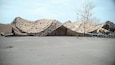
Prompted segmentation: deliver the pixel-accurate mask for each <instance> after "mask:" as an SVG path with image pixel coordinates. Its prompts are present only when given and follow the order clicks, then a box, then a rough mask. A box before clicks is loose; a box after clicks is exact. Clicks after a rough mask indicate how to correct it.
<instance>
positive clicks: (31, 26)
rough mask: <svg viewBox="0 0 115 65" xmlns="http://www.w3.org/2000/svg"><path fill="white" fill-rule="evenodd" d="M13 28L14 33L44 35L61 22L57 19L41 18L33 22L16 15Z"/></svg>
mask: <svg viewBox="0 0 115 65" xmlns="http://www.w3.org/2000/svg"><path fill="white" fill-rule="evenodd" d="M12 25H13V30H14V33H15V34H16V35H23V34H24V35H37V36H45V35H47V34H48V33H51V32H52V31H54V30H55V29H57V28H58V27H60V26H61V25H62V24H61V23H60V22H59V21H57V20H49V19H41V20H37V21H35V22H32V21H28V20H24V19H22V18H20V17H17V18H16V19H15V20H14V21H13V23H12ZM21 33H22V34H21Z"/></svg>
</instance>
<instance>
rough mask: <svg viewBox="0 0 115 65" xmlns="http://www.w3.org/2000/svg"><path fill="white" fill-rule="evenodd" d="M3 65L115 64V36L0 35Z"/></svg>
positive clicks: (0, 59) (0, 54)
mask: <svg viewBox="0 0 115 65" xmlns="http://www.w3.org/2000/svg"><path fill="white" fill-rule="evenodd" d="M0 65H115V39H111V38H92V37H69V36H65V37H64V36H61V37H59V36H49V37H0Z"/></svg>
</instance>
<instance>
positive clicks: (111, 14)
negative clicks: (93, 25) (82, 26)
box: [0, 0, 115, 23]
mask: <svg viewBox="0 0 115 65" xmlns="http://www.w3.org/2000/svg"><path fill="white" fill-rule="evenodd" d="M91 1H92V2H94V4H95V5H96V7H95V8H94V10H93V11H92V12H93V14H94V15H95V16H96V17H97V18H98V19H99V20H100V22H105V21H107V20H110V21H112V22H115V0H91ZM83 2H84V0H0V23H11V22H12V21H13V20H14V18H15V17H22V18H24V19H27V20H31V21H35V20H38V19H44V18H46V19H56V20H59V21H61V22H66V21H68V20H71V21H73V22H75V21H76V20H77V18H76V12H75V11H76V9H78V8H80V7H81V4H82V3H83Z"/></svg>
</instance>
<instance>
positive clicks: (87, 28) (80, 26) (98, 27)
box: [63, 21, 115, 34]
mask: <svg viewBox="0 0 115 65" xmlns="http://www.w3.org/2000/svg"><path fill="white" fill-rule="evenodd" d="M110 23H111V24H110ZM63 25H64V26H65V27H67V28H69V29H71V30H72V31H75V32H77V33H81V34H83V33H91V32H93V33H106V32H110V30H109V29H111V28H112V29H114V30H115V27H114V26H115V24H113V23H112V22H105V23H102V24H96V23H93V22H73V23H71V22H70V21H69V22H66V23H65V24H63ZM106 25H108V26H109V28H108V29H106V28H105V27H106ZM111 26H112V27H111Z"/></svg>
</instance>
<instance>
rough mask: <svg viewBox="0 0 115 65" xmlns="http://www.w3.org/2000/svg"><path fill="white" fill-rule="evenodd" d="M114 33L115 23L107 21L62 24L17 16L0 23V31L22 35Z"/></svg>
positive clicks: (55, 21)
mask: <svg viewBox="0 0 115 65" xmlns="http://www.w3.org/2000/svg"><path fill="white" fill-rule="evenodd" d="M108 32H109V33H111V32H112V33H115V24H114V23H112V22H110V21H107V22H105V23H102V24H95V23H93V22H73V23H72V22H71V21H67V22H66V23H64V24H62V23H60V22H59V21H57V20H50V19H40V20H37V21H28V20H25V19H22V18H20V17H17V18H15V19H14V21H13V22H12V23H11V24H0V33H1V34H9V33H13V35H16V36H17V35H19V36H20V35H22V36H25V35H26V36H31V35H32V36H68V35H71V36H76V35H77V36H83V35H84V33H108Z"/></svg>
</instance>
